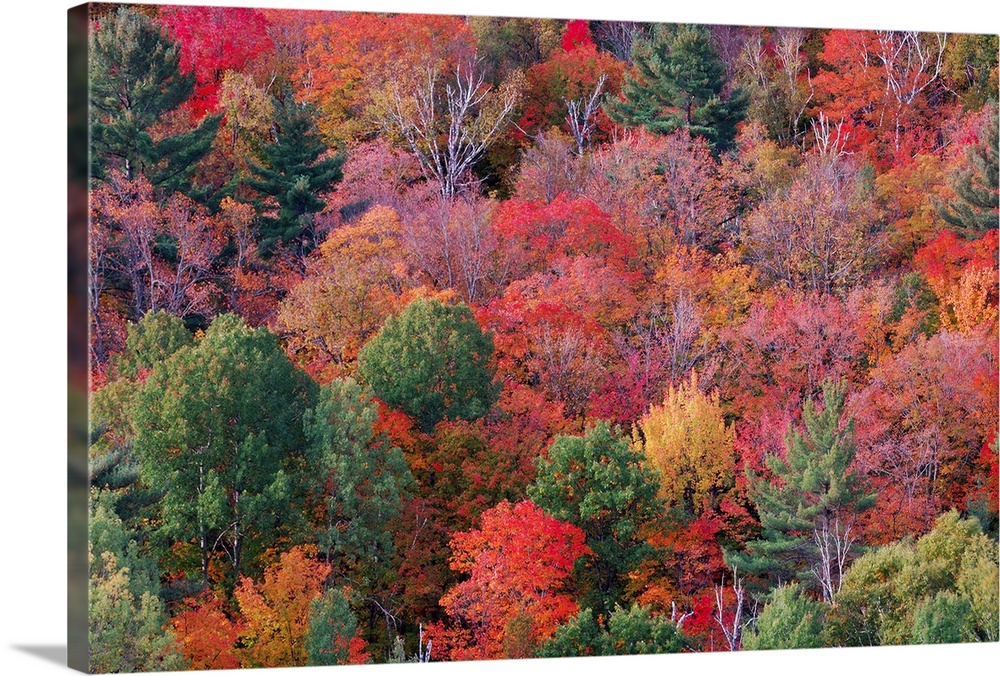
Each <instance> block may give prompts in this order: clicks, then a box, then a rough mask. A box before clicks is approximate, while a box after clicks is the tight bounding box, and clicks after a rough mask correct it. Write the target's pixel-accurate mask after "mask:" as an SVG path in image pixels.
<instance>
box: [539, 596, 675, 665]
mask: <svg viewBox="0 0 1000 676" xmlns="http://www.w3.org/2000/svg"><path fill="white" fill-rule="evenodd" d="M606 623H607V627H602V626H601V624H600V623H599V622H598V620H597V619H596V618H595V617H594V613H593V611H591V609H590V608H584V609H583V610H581V611H580V612H579V613H577V614H576V615H575V616H574V617H573V618H571V619H570V620H569V622H567V623H566V624H564V625H563V626H561V627H559V629H557V630H556V632H555V634H553V635H552V637H551V638H549V639H548V640H547V641H546V642H545V643H543V644H542V645H541V646H540V647H539V649H538V651H537V653H536V654H537V656H538V657H583V656H587V655H660V654H664V653H678V652H682V651H683V650H685V649H687V648H688V643H687V641H686V640H685V638H684V635H683V634H682V633H681V632H680V631H679V630H678V628H677V625H675V624H674V623H673V622H671V621H670V620H668V619H666V618H665V617H659V616H654V615H653V614H652V613H651V612H650V610H649V608H648V607H646V606H640V605H634V606H632V607H631V608H629V609H628V610H626V609H624V608H622V607H620V606H616V607H615V609H614V610H613V611H611V613H610V615H608V616H607V618H606Z"/></svg>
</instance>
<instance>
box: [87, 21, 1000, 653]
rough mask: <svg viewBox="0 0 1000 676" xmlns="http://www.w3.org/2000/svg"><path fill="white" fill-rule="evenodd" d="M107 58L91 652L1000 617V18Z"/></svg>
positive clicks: (460, 37) (806, 628)
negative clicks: (987, 26) (883, 26)
mask: <svg viewBox="0 0 1000 676" xmlns="http://www.w3.org/2000/svg"><path fill="white" fill-rule="evenodd" d="M88 40H89V42H88V47H87V50H88V69H89V73H88V75H89V84H88V86H89V90H88V91H86V92H81V94H80V95H81V96H84V97H86V98H87V99H88V101H89V111H90V117H89V120H88V121H87V126H88V128H89V129H88V131H89V139H90V141H89V143H90V157H89V167H85V168H84V169H83V171H84V172H85V173H88V174H89V228H90V229H89V247H88V256H89V258H88V269H87V283H88V294H87V299H88V302H89V307H88V317H89V342H88V345H89V393H90V419H89V421H90V425H89V484H90V497H89V505H90V509H89V641H90V668H91V670H92V671H95V672H134V671H152V670H181V669H196V670H200V669H226V668H242V667H285V666H296V665H333V664H365V663H382V662H428V661H434V662H437V661H450V660H483V659H509V658H527V657H560V656H575V655H623V654H643V653H645V654H648V653H670V652H702V651H736V650H775V649H790V648H815V647H835V646H875V645H899V644H917V643H958V642H973V641H997V640H998V639H1000V608H998V595H1000V593H998V587H1000V569H998V521H1000V520H998V442H997V434H998V420H1000V411H998V399H1000V386H998V380H1000V378H998V373H1000V366H998V305H1000V300H998V295H1000V293H998V288H1000V277H998V218H1000V216H998V214H1000V211H998V182H1000V169H998V104H997V99H998V36H996V35H974V34H943V33H942V34H935V33H920V32H906V31H889V30H832V29H831V30H825V29H815V28H810V29H797V28H766V27H763V28H762V27H738V26H722V25H713V26H706V25H682V24H677V25H674V24H653V23H637V22H623V21H607V20H601V21H596V20H595V21H587V20H569V21H567V20H555V19H537V18H531V19H527V18H499V17H478V16H477V17H464V16H444V15H418V14H378V13H347V12H327V11H312V10H309V11H293V10H287V9H283V10H269V9H244V8H233V7H175V6H143V5H116V4H109V3H93V4H91V5H90V18H89V33H88Z"/></svg>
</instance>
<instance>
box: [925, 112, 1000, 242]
mask: <svg viewBox="0 0 1000 676" xmlns="http://www.w3.org/2000/svg"><path fill="white" fill-rule="evenodd" d="M997 110H998V108H997V104H995V103H994V104H991V105H990V113H989V115H988V116H987V117H986V121H985V123H984V124H983V127H982V132H981V135H980V138H979V142H978V143H976V144H974V145H971V146H969V147H968V148H966V149H965V157H966V162H967V166H966V167H965V168H963V169H960V170H958V171H956V172H955V173H954V174H952V175H951V176H950V177H949V180H948V183H949V184H950V185H951V187H952V190H954V191H955V194H956V195H958V198H957V199H954V200H952V201H951V202H950V203H949V204H947V205H944V204H936V206H937V210H938V213H939V214H940V215H941V218H943V219H944V220H945V221H947V222H948V223H949V224H950V225H952V226H954V227H955V229H956V230H957V231H958V232H959V233H961V234H963V235H965V236H966V237H978V236H979V235H982V234H983V233H984V232H986V231H987V230H991V229H993V228H996V227H998V225H1000V223H998V220H1000V216H998V214H1000V191H998V188H1000V160H998V150H997V143H998V130H997V125H998V115H997Z"/></svg>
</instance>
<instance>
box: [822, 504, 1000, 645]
mask: <svg viewBox="0 0 1000 676" xmlns="http://www.w3.org/2000/svg"><path fill="white" fill-rule="evenodd" d="M998 587H1000V568H998V565H997V543H996V541H994V540H992V539H991V538H989V537H987V536H986V535H984V534H983V532H982V529H981V528H980V526H979V522H978V521H976V520H975V519H962V518H961V516H960V515H959V514H958V512H956V511H954V510H953V511H951V512H948V513H947V514H944V515H942V516H941V517H940V518H938V520H937V522H936V523H935V525H934V528H933V530H931V532H929V533H928V534H926V535H924V536H923V537H921V538H920V539H919V540H917V541H916V542H914V541H912V540H903V541H901V542H897V543H893V544H891V545H887V546H885V547H879V548H876V549H873V550H872V551H870V552H868V553H866V554H865V555H864V556H862V557H860V558H859V559H858V560H857V561H855V562H854V565H852V566H851V568H850V570H849V571H848V572H847V575H846V576H845V577H844V581H843V587H842V588H841V590H840V592H839V593H838V594H837V596H836V599H835V601H836V604H835V605H834V606H833V607H832V608H831V609H830V610H829V612H828V613H827V622H826V626H825V628H824V636H825V642H826V643H827V644H828V645H844V646H856V645H908V644H912V643H941V642H944V643H953V642H959V641H995V640H997V622H998V617H1000V609H998V602H997V598H998V593H1000V591H998Z"/></svg>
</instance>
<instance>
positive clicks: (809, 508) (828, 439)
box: [727, 381, 875, 602]
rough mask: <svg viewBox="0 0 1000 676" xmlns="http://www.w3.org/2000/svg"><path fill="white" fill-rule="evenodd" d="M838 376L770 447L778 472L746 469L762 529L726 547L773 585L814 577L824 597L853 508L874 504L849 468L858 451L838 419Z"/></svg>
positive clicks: (832, 583) (842, 561)
mask: <svg viewBox="0 0 1000 676" xmlns="http://www.w3.org/2000/svg"><path fill="white" fill-rule="evenodd" d="M846 392H847V387H846V384H845V383H843V382H840V383H838V382H832V381H825V382H824V383H823V404H824V407H823V410H821V411H817V410H816V408H815V407H814V406H813V403H812V401H811V400H809V401H807V402H806V403H805V406H804V407H803V410H802V423H803V425H804V426H805V434H804V435H803V434H802V433H800V432H799V431H798V430H796V429H794V428H792V429H790V430H789V433H788V436H787V438H786V441H785V444H786V447H787V453H786V455H785V457H781V456H779V455H771V456H769V457H768V458H767V464H768V467H770V468H771V471H772V472H773V473H774V475H775V477H776V478H777V479H778V481H777V482H776V483H772V482H771V481H769V480H768V479H766V478H762V477H757V476H755V475H753V474H752V473H750V474H749V479H750V490H751V495H752V497H753V500H754V502H755V503H756V505H757V511H758V514H759V516H760V525H761V530H762V533H761V535H762V537H761V538H760V539H759V540H755V541H753V542H750V543H748V545H747V550H746V552H743V553H736V552H730V553H729V554H728V556H727V560H728V563H729V564H730V565H734V566H736V569H737V571H738V572H739V571H742V572H744V573H750V574H759V575H761V576H763V577H766V578H768V580H769V582H770V583H771V584H772V585H777V584H781V583H782V582H791V581H793V580H795V579H796V578H798V579H799V580H801V581H802V582H803V583H805V584H809V585H813V584H816V583H818V586H819V588H820V593H821V594H822V597H823V599H824V600H826V601H827V602H830V601H831V600H832V599H833V596H834V595H835V594H836V592H837V591H838V590H839V589H840V582H841V579H842V577H843V574H844V571H845V570H846V567H847V565H848V564H849V563H850V561H851V552H852V550H853V549H854V548H855V546H856V543H857V526H856V524H855V518H856V516H857V515H858V514H859V513H860V512H862V511H864V510H866V509H868V508H869V507H871V506H872V505H874V504H875V495H874V494H867V493H865V492H864V490H863V487H862V486H861V481H860V477H859V476H858V475H857V474H856V473H855V472H854V470H853V469H852V468H851V463H852V461H853V460H854V455H855V451H856V447H855V443H854V421H853V420H849V421H847V422H846V423H844V424H842V422H841V417H842V415H843V412H844V397H845V394H846Z"/></svg>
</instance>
